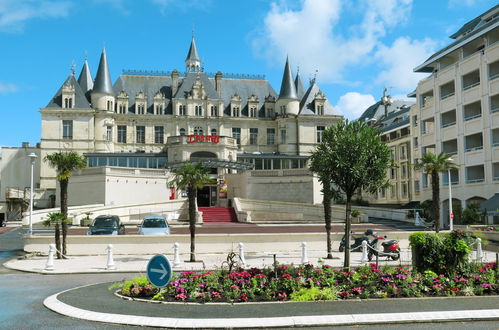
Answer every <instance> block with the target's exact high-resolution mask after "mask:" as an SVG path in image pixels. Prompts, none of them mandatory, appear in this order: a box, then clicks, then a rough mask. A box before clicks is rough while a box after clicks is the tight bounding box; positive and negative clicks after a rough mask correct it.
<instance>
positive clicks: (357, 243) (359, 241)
mask: <svg viewBox="0 0 499 330" xmlns="http://www.w3.org/2000/svg"><path fill="white" fill-rule="evenodd" d="M350 234H351V237H352V239H353V240H354V242H353V244H351V245H350V250H357V249H358V251H360V247H361V246H362V242H363V241H367V243H369V236H373V231H372V230H371V229H368V230H366V232H365V233H364V235H363V236H357V235H355V234H354V233H353V232H350ZM338 251H340V252H343V251H345V235H343V238H342V239H341V241H340V248H339V249H338Z"/></svg>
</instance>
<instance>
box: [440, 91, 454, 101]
mask: <svg viewBox="0 0 499 330" xmlns="http://www.w3.org/2000/svg"><path fill="white" fill-rule="evenodd" d="M454 94H455V93H454V92H452V93H449V94H445V95H442V96H440V100H445V99H447V98H449V97H451V96H454Z"/></svg>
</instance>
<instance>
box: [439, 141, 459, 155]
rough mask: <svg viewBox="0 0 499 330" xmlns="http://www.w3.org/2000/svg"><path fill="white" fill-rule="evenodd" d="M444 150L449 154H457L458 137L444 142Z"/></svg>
mask: <svg viewBox="0 0 499 330" xmlns="http://www.w3.org/2000/svg"><path fill="white" fill-rule="evenodd" d="M442 152H445V153H446V154H449V155H456V154H457V139H453V140H449V141H444V142H442Z"/></svg>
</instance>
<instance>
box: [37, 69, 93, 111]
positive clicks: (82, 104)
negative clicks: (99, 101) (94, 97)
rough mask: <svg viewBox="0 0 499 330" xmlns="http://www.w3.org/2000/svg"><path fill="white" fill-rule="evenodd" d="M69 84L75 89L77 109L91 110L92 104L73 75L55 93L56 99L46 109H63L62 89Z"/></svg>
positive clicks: (75, 105)
mask: <svg viewBox="0 0 499 330" xmlns="http://www.w3.org/2000/svg"><path fill="white" fill-rule="evenodd" d="M67 82H69V83H70V84H71V85H73V86H74V88H75V104H74V107H75V108H90V104H89V103H88V100H87V98H86V97H85V93H84V92H83V90H82V89H81V87H80V84H79V83H78V82H77V81H76V79H75V77H74V76H73V75H72V74H71V75H69V77H68V78H67V79H66V80H65V81H64V83H63V84H62V85H61V87H60V88H59V90H58V91H57V93H55V95H54V97H53V98H52V99H51V100H50V102H49V104H47V106H46V108H62V87H63V86H64V84H66V83H67Z"/></svg>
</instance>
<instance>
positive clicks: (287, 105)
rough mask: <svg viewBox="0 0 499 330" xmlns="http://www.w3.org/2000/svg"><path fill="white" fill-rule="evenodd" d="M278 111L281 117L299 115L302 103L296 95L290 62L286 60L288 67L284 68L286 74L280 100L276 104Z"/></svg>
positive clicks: (283, 77)
mask: <svg viewBox="0 0 499 330" xmlns="http://www.w3.org/2000/svg"><path fill="white" fill-rule="evenodd" d="M276 107H277V109H276V111H277V113H278V114H280V115H281V116H286V115H295V116H296V115H298V112H299V110H300V101H299V99H298V95H297V93H296V87H295V84H294V82H293V75H292V73H291V68H290V67H289V60H288V58H286V65H285V66H284V74H283V76H282V83H281V91H280V92H279V99H278V100H277V103H276Z"/></svg>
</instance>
